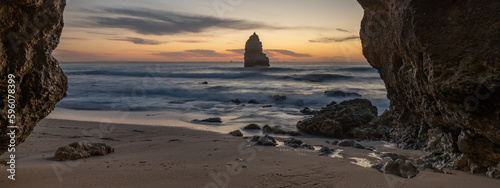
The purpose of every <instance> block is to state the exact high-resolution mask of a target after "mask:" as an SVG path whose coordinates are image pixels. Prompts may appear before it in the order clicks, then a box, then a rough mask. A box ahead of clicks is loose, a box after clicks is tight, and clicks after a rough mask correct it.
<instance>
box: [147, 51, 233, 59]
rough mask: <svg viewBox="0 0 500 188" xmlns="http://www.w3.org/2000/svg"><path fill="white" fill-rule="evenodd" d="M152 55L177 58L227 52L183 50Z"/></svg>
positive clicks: (221, 54)
mask: <svg viewBox="0 0 500 188" xmlns="http://www.w3.org/2000/svg"><path fill="white" fill-rule="evenodd" d="M153 55H159V56H164V57H177V58H185V57H228V55H227V54H223V53H218V52H216V51H214V50H199V49H196V50H185V51H181V52H159V53H153Z"/></svg>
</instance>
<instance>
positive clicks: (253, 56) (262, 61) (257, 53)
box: [245, 33, 269, 67]
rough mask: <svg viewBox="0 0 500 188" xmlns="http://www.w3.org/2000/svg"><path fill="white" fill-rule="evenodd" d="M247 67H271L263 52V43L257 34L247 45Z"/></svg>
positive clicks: (251, 37)
mask: <svg viewBox="0 0 500 188" xmlns="http://www.w3.org/2000/svg"><path fill="white" fill-rule="evenodd" d="M245 67H269V58H268V57H266V54H265V53H263V52H262V42H260V39H259V35H257V34H255V33H253V35H252V36H250V38H249V39H248V41H247V43H246V45H245Z"/></svg>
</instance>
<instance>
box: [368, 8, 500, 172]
mask: <svg viewBox="0 0 500 188" xmlns="http://www.w3.org/2000/svg"><path fill="white" fill-rule="evenodd" d="M358 2H359V3H360V4H361V5H362V7H363V8H364V10H365V12H364V18H363V20H362V23H361V31H360V36H361V41H362V46H363V54H364V55H365V57H366V58H367V60H368V62H369V63H370V64H371V65H372V66H373V67H374V68H376V69H378V71H379V73H380V76H381V78H382V79H383V80H384V82H385V85H386V88H387V97H388V98H389V100H390V101H391V105H390V111H389V115H387V116H386V117H385V119H384V120H380V121H379V123H383V126H387V125H388V124H390V126H391V129H392V130H391V132H390V135H389V139H390V140H392V141H394V142H396V143H398V146H400V147H402V148H412V149H427V150H429V151H431V152H432V153H433V154H432V155H433V156H435V157H438V158H440V159H441V161H443V160H444V161H448V163H447V164H448V165H450V166H453V168H455V169H461V170H472V171H474V172H476V171H486V169H487V168H488V167H490V166H494V165H496V164H497V163H498V162H499V161H500V11H498V10H500V2H499V1H497V0H469V1H465V0H458V1H457V0H442V1H430V0H401V1H394V0H358Z"/></svg>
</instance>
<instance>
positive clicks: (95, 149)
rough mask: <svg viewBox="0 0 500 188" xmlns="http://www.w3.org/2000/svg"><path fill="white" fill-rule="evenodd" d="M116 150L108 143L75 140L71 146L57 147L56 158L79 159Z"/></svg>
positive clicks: (61, 159) (59, 159)
mask: <svg viewBox="0 0 500 188" xmlns="http://www.w3.org/2000/svg"><path fill="white" fill-rule="evenodd" d="M114 151H115V149H114V148H113V147H111V145H109V144H106V143H86V142H73V143H71V144H69V146H64V147H60V148H59V149H57V151H56V153H55V154H54V158H55V159H56V160H58V161H65V160H77V159H82V158H88V157H92V156H103V155H107V154H109V153H113V152H114Z"/></svg>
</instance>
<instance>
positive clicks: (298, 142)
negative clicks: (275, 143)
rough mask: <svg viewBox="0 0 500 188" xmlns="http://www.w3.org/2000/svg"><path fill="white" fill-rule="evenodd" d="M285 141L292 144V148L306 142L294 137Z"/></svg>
mask: <svg viewBox="0 0 500 188" xmlns="http://www.w3.org/2000/svg"><path fill="white" fill-rule="evenodd" d="M283 142H284V143H285V145H286V146H290V147H292V148H297V147H299V146H300V145H302V144H303V143H304V142H302V141H301V140H296V139H293V138H291V139H288V140H285V141H283Z"/></svg>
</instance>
